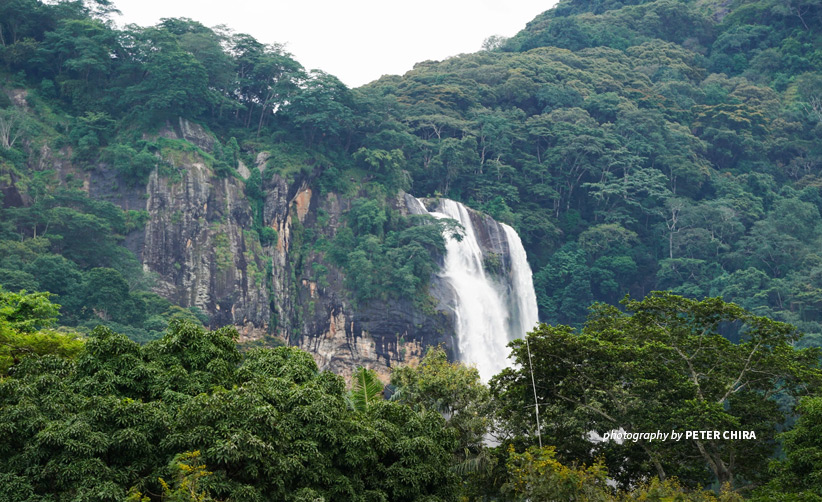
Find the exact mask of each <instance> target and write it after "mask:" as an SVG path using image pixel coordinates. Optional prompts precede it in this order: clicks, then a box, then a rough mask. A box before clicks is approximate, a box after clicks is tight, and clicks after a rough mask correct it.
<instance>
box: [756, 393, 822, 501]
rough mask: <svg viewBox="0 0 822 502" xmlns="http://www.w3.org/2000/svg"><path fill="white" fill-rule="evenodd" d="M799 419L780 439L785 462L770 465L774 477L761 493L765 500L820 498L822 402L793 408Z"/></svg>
mask: <svg viewBox="0 0 822 502" xmlns="http://www.w3.org/2000/svg"><path fill="white" fill-rule="evenodd" d="M796 411H797V412H798V413H799V419H798V420H797V422H796V424H795V425H794V427H793V428H792V429H791V430H789V431H787V432H785V433H783V434H782V435H781V438H782V441H783V444H784V449H785V458H784V459H782V460H780V461H778V462H777V461H775V462H774V463H773V465H772V468H773V469H774V471H775V473H776V476H775V478H774V479H773V480H772V481H771V483H770V486H769V487H768V488H765V489H763V490H762V495H763V496H764V497H763V499H764V498H767V497H768V496H771V497H772V496H779V494H784V493H788V494H791V495H794V494H795V495H796V500H816V499H818V498H822V474H820V473H822V465H820V462H822V443H820V438H822V436H820V433H822V431H821V430H820V424H822V398H820V397H807V398H804V399H803V400H802V401H801V402H800V403H799V405H798V406H797V408H796Z"/></svg>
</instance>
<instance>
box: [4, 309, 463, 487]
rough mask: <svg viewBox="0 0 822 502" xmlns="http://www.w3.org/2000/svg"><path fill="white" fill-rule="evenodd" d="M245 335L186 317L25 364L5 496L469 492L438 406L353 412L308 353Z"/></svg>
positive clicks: (7, 398) (12, 400)
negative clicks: (454, 469)
mask: <svg viewBox="0 0 822 502" xmlns="http://www.w3.org/2000/svg"><path fill="white" fill-rule="evenodd" d="M236 337H237V333H236V331H234V329H233V328H232V329H222V330H219V331H214V332H208V331H205V330H204V329H202V328H201V327H197V326H195V325H193V324H189V323H175V324H174V325H173V326H172V327H171V329H170V330H169V332H168V333H167V334H166V335H165V336H164V337H163V338H162V339H160V340H156V341H153V342H150V343H148V344H146V345H144V346H140V345H138V344H136V343H134V342H132V341H130V340H128V339H127V338H126V337H124V336H122V335H118V334H116V333H113V332H112V331H110V330H108V329H106V328H98V329H96V330H95V331H94V332H93V333H92V334H91V335H90V336H89V339H88V342H87V343H86V345H85V348H84V349H83V350H82V351H81V353H80V355H79V357H78V358H77V360H76V361H65V360H60V359H56V358H54V357H43V358H39V359H34V358H28V359H25V360H24V361H23V362H21V364H20V365H18V366H17V367H15V371H14V373H13V375H12V376H10V377H8V378H5V379H0V423H2V426H0V438H2V440H0V473H2V476H3V479H4V481H6V483H4V485H3V486H2V487H1V488H0V490H4V491H3V492H0V493H3V494H9V493H11V494H15V495H14V496H17V494H33V495H34V496H38V497H52V498H56V499H63V498H66V497H72V498H74V497H85V498H94V499H100V498H101V497H102V498H108V499H113V500H123V499H126V497H127V496H130V497H131V498H132V499H133V500H141V499H140V497H141V495H140V494H141V493H142V494H147V496H148V497H152V499H153V500H159V498H160V495H159V494H163V493H164V494H165V496H166V497H167V498H168V499H169V500H192V497H193V499H194V500H201V499H202V500H209V499H216V500H232V499H252V500H253V499H263V498H266V497H268V498H276V499H277V500H303V498H304V497H305V496H308V494H310V495H311V496H312V497H314V498H324V499H325V500H398V501H405V500H407V501H411V500H419V499H423V498H427V499H429V500H456V499H457V484H456V481H457V480H456V477H455V476H454V475H453V474H452V473H451V472H450V470H449V469H448V465H449V462H450V451H451V450H452V448H453V446H454V437H453V434H452V433H451V432H450V431H448V430H447V428H445V427H444V425H445V422H444V420H443V419H442V418H441V417H440V416H439V414H432V413H416V412H414V411H412V410H411V409H410V408H408V407H405V406H402V405H399V404H397V403H390V402H385V401H377V402H375V403H374V404H373V405H372V406H370V407H369V408H368V410H367V411H365V412H355V411H354V410H351V409H349V407H348V406H347V405H346V399H345V398H346V393H345V389H344V384H343V381H342V379H341V378H340V377H337V376H334V375H332V374H330V373H320V372H318V371H317V367H316V365H315V363H314V361H313V359H312V358H311V356H310V355H309V354H307V353H305V352H302V351H300V350H298V349H295V348H287V347H280V348H278V349H274V350H268V349H265V350H259V349H258V350H252V351H250V352H248V353H246V354H245V356H243V355H242V354H241V353H240V352H239V351H238V350H237V348H236V346H235V344H234V340H235V339H236ZM26 452H37V453H36V454H34V455H31V454H28V453H26ZM180 452H190V453H182V454H181V453H180ZM92 466H93V467H94V468H93V469H92V468H91V467H92ZM160 479H162V480H165V481H162V482H161V481H160ZM129 494H130V495H129ZM197 497H199V498H197Z"/></svg>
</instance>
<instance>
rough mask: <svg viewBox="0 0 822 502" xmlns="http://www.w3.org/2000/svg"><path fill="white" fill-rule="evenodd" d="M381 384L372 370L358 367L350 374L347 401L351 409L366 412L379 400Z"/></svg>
mask: <svg viewBox="0 0 822 502" xmlns="http://www.w3.org/2000/svg"><path fill="white" fill-rule="evenodd" d="M382 391H383V384H382V382H380V380H379V378H378V377H377V373H376V372H375V371H374V370H369V369H366V368H363V367H359V368H357V369H355V370H354V373H352V374H351V390H349V391H348V400H349V403H350V404H351V407H352V408H354V409H355V410H357V411H359V412H363V413H364V412H366V411H368V408H370V407H372V406H374V403H375V402H376V401H377V400H381V399H383V398H382Z"/></svg>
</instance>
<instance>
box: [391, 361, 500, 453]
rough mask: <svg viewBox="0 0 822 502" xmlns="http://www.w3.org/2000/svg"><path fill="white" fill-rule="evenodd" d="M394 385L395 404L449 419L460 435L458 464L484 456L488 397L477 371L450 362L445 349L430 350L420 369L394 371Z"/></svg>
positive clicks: (407, 367) (450, 425) (458, 436)
mask: <svg viewBox="0 0 822 502" xmlns="http://www.w3.org/2000/svg"><path fill="white" fill-rule="evenodd" d="M391 385H393V386H394V387H395V389H396V391H395V393H394V394H393V395H392V396H391V399H392V400H393V401H397V402H399V403H403V404H407V405H409V406H411V407H412V408H414V409H416V410H418V411H422V410H431V411H437V412H439V413H441V414H442V415H443V416H444V417H445V418H446V423H447V425H448V427H450V428H452V429H454V431H455V432H456V434H457V439H458V445H457V449H456V450H455V452H454V453H455V456H456V459H457V461H458V462H463V463H464V462H466V461H469V460H470V459H472V458H476V457H477V456H478V455H480V454H481V453H482V449H483V441H484V436H485V434H486V433H487V432H488V426H489V423H488V413H487V412H488V405H489V394H488V387H487V386H486V385H485V384H483V383H482V380H480V376H479V372H477V370H476V368H472V367H468V366H466V365H464V364H462V363H459V362H453V363H452V362H449V361H448V356H447V354H446V353H445V350H444V349H443V348H442V347H429V348H428V350H427V351H426V353H425V355H424V356H423V358H422V360H420V362H419V364H418V365H416V366H410V365H409V366H400V367H398V368H395V369H394V370H393V371H392V372H391Z"/></svg>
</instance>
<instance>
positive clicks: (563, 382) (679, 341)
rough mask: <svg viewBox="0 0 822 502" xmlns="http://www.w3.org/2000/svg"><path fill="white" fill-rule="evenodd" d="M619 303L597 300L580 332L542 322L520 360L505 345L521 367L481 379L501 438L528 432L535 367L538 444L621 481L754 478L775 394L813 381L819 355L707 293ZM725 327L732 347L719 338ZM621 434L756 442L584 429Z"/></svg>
mask: <svg viewBox="0 0 822 502" xmlns="http://www.w3.org/2000/svg"><path fill="white" fill-rule="evenodd" d="M623 305H624V307H625V309H626V311H627V312H621V311H619V310H618V309H616V308H615V307H611V306H605V305H595V306H594V308H593V311H592V314H591V316H590V318H589V320H588V322H587V323H586V325H585V326H584V327H583V329H582V330H581V331H580V332H575V330H573V329H571V328H569V327H567V326H556V327H554V326H548V325H544V324H543V325H541V326H540V327H539V329H537V330H536V331H535V332H533V333H531V334H530V335H528V343H529V346H530V351H531V354H532V357H531V358H530V359H529V358H528V354H527V350H526V349H527V347H526V345H525V342H524V341H522V340H517V341H514V342H512V343H511V346H512V347H513V355H514V358H515V360H516V361H517V362H518V364H519V365H520V366H519V367H518V368H516V369H514V368H509V369H506V370H503V372H502V373H500V374H499V375H497V376H496V377H495V378H494V379H493V380H492V382H491V390H492V394H493V396H494V402H495V403H496V404H497V417H498V420H499V421H500V432H501V433H502V434H503V436H504V437H506V438H507V440H509V441H514V442H516V443H521V442H523V441H526V442H527V441H531V439H530V438H532V437H533V435H534V434H535V433H536V431H535V429H534V417H533V414H532V412H531V410H533V406H531V407H529V406H528V403H529V402H532V401H533V389H532V387H531V376H530V371H532V370H533V373H534V381H535V382H536V391H537V395H538V399H539V406H540V411H541V413H540V420H541V422H540V424H539V426H540V427H541V429H542V433H543V437H544V438H547V441H548V442H552V443H554V444H556V445H557V451H558V452H559V454H560V455H561V456H562V458H565V459H566V460H576V461H579V462H590V461H591V459H592V455H596V454H605V455H606V465H608V466H609V470H610V471H611V473H612V476H614V478H615V479H617V480H619V481H620V482H621V483H623V484H625V485H628V484H630V483H633V482H635V481H636V480H638V479H643V478H646V477H649V476H657V477H659V478H660V479H661V480H664V479H667V478H668V477H671V476H677V477H678V478H679V479H680V480H682V481H683V482H685V483H687V484H689V485H696V486H699V485H702V484H706V483H708V482H710V481H716V482H719V483H720V484H724V483H731V484H732V485H738V486H741V485H744V484H746V483H755V482H757V481H759V480H761V479H763V477H764V473H765V466H766V463H767V460H768V458H769V457H770V456H771V455H772V454H773V452H774V447H775V435H776V432H777V430H778V428H779V427H781V425H782V424H783V423H784V422H785V420H786V418H787V414H788V410H785V409H783V408H780V406H779V405H778V404H777V402H776V400H775V398H776V397H777V396H778V395H786V396H797V395H801V394H803V393H806V392H808V390H809V387H810V388H815V386H817V385H818V384H819V377H820V371H819V369H818V364H819V363H818V356H817V353H816V352H814V351H809V350H796V349H794V348H793V346H792V344H793V343H794V342H795V341H796V340H798V338H799V334H798V333H797V331H796V329H795V328H794V327H792V326H790V325H787V324H784V323H780V322H776V321H772V320H770V319H768V318H765V317H760V316H756V315H753V314H750V313H748V312H746V311H744V310H743V309H741V308H740V307H738V306H736V305H734V304H728V303H725V302H723V301H722V300H720V299H717V298H708V299H705V300H702V301H697V300H689V299H686V298H683V297H679V296H675V295H672V294H670V293H653V294H651V295H650V296H648V297H646V298H645V299H643V300H630V299H626V300H625V301H624V302H623ZM734 326H735V327H737V328H739V329H740V331H741V333H742V339H741V340H740V342H739V343H732V342H730V341H729V340H728V339H726V338H725V337H723V336H722V334H721V333H722V332H723V331H725V330H727V329H728V328H729V327H734ZM529 361H533V365H532V364H531V363H530V362H529ZM620 428H621V429H623V430H625V431H628V432H644V431H651V430H654V431H656V430H663V431H667V430H677V431H685V430H718V431H724V430H753V431H754V432H755V433H756V441H755V442H754V441H749V442H741V441H733V440H721V439H705V438H696V439H689V440H682V441H679V442H675V443H671V442H665V443H662V442H645V441H638V442H634V443H628V442H626V443H624V444H622V445H619V444H615V443H613V442H604V443H598V444H596V445H595V446H592V444H591V443H590V442H589V439H588V434H589V432H590V431H598V432H600V433H604V432H607V431H611V430H618V429H620Z"/></svg>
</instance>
